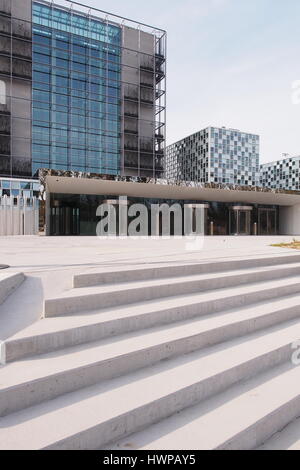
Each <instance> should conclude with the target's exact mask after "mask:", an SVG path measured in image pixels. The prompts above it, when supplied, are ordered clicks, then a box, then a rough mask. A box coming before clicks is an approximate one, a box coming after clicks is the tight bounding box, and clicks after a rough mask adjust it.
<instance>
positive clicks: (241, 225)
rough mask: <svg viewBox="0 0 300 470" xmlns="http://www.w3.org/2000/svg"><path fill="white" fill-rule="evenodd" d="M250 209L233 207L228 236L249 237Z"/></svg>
mask: <svg viewBox="0 0 300 470" xmlns="http://www.w3.org/2000/svg"><path fill="white" fill-rule="evenodd" d="M251 211H252V207H248V206H245V207H243V206H235V207H232V209H231V211H230V235H251Z"/></svg>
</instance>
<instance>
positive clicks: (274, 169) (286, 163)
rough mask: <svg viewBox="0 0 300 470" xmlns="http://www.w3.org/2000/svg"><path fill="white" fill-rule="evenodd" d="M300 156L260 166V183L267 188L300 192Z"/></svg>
mask: <svg viewBox="0 0 300 470" xmlns="http://www.w3.org/2000/svg"><path fill="white" fill-rule="evenodd" d="M299 168H300V156H297V157H287V158H283V159H282V160H277V161H275V162H271V163H264V164H263V165H261V166H260V174H261V176H260V183H261V185H262V186H264V187H266V188H273V189H274V188H275V189H288V190H299V189H300V185H299Z"/></svg>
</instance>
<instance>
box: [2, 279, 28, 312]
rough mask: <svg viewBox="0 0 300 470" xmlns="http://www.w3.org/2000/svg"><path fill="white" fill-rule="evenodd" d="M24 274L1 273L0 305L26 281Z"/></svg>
mask: <svg viewBox="0 0 300 470" xmlns="http://www.w3.org/2000/svg"><path fill="white" fill-rule="evenodd" d="M24 279H25V276H24V274H23V273H11V272H9V271H8V272H7V271H6V272H0V304H2V303H3V302H4V301H5V300H6V299H7V297H8V296H9V295H10V294H12V292H13V291H14V290H16V289H17V288H18V287H19V286H20V285H21V284H22V282H23V281H24Z"/></svg>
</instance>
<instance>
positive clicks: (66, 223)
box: [50, 207, 80, 236]
mask: <svg viewBox="0 0 300 470" xmlns="http://www.w3.org/2000/svg"><path fill="white" fill-rule="evenodd" d="M50 226H51V231H50V232H51V235H57V236H59V235H79V232H80V218H79V208H75V207H52V208H51V225H50Z"/></svg>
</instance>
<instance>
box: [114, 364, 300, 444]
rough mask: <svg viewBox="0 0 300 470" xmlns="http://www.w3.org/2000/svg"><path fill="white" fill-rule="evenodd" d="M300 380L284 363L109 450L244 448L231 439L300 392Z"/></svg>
mask: <svg viewBox="0 0 300 470" xmlns="http://www.w3.org/2000/svg"><path fill="white" fill-rule="evenodd" d="M299 380H300V368H299V367H294V366H292V365H291V364H284V365H282V366H279V367H276V368H274V369H271V370H269V371H267V372H264V373H262V374H259V375H257V376H256V377H254V378H251V379H250V380H248V381H244V382H242V383H239V384H236V385H233V386H232V387H230V388H229V389H228V390H226V391H225V392H223V393H222V394H218V395H216V396H214V397H212V398H209V399H207V400H205V401H203V402H201V403H199V404H197V405H194V406H192V407H190V408H187V409H185V410H182V411H180V412H179V413H177V414H176V415H173V416H171V417H169V418H166V419H164V420H162V421H160V422H159V423H158V424H154V425H151V426H149V427H148V428H146V429H144V430H142V431H140V432H136V433H134V434H132V435H130V436H128V437H126V438H124V439H121V440H119V441H117V442H116V443H114V444H112V445H110V446H107V447H106V448H107V449H110V450H133V449H139V450H142V449H143V450H149V449H155V450H171V449H177V450H193V449H199V450H213V449H224V448H225V449H233V450H239V449H236V447H235V446H234V441H233V443H231V442H230V441H232V439H233V438H234V437H235V436H237V435H238V434H239V433H240V432H242V431H244V430H246V429H248V428H250V427H251V426H253V425H254V424H255V423H257V422H259V421H260V420H262V419H263V418H264V417H266V416H268V415H270V414H271V413H273V412H274V411H275V410H277V409H279V408H280V407H282V406H283V405H284V404H286V403H288V402H289V401H291V400H293V399H294V398H295V397H297V396H299V394H300V387H299ZM274 390H276V393H274ZM299 437H300V423H298V438H299Z"/></svg>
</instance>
